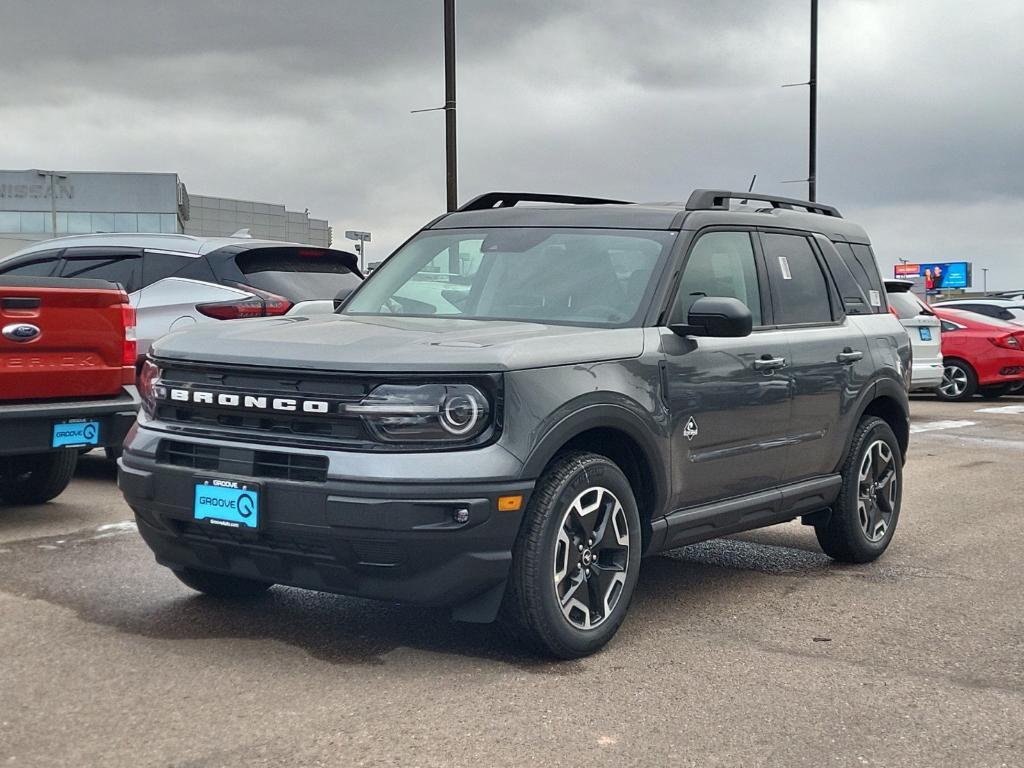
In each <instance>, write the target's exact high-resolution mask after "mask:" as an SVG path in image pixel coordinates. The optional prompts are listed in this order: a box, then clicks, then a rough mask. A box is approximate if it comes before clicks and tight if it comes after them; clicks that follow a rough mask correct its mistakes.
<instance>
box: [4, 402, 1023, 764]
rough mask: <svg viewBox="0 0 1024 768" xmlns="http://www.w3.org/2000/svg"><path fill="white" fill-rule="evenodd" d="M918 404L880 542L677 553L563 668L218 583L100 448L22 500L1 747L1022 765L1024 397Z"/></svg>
mask: <svg viewBox="0 0 1024 768" xmlns="http://www.w3.org/2000/svg"><path fill="white" fill-rule="evenodd" d="M912 405H913V419H914V430H915V434H914V435H913V436H912V444H911V456H910V462H909V464H908V465H907V470H906V478H905V483H906V493H905V497H904V503H903V511H902V517H901V519H900V523H899V529H898V531H897V534H896V538H895V540H894V543H893V545H892V547H891V548H890V549H889V551H888V553H887V554H886V555H885V556H884V557H883V558H882V559H880V560H879V561H878V562H876V563H874V564H872V565H868V566H839V565H835V564H833V563H832V562H831V561H829V560H828V559H827V558H825V556H824V555H822V554H821V553H820V551H819V549H818V547H817V543H816V541H815V539H814V536H813V533H812V532H811V530H810V529H808V528H805V527H803V526H801V525H799V524H798V523H793V524H789V525H785V526H780V527H776V528H771V529H765V530H761V531H756V532H753V533H749V534H744V535H742V536H739V537H735V538H731V539H723V540H716V541H712V542H708V543H705V544H701V545H696V546H693V547H689V548H686V549H682V550H679V551H676V552H674V553H672V554H670V555H668V556H660V557H655V558H652V559H649V560H647V561H645V563H644V566H643V569H642V572H641V583H640V586H639V587H638V590H637V594H636V597H635V598H634V602H633V606H632V609H631V612H630V616H629V618H628V619H627V621H626V624H625V625H624V627H623V629H622V631H620V632H619V634H618V636H617V637H616V638H615V640H614V641H613V642H612V643H611V645H610V646H609V647H608V648H607V649H606V650H605V651H604V652H602V653H599V654H597V655H596V656H593V657H591V658H587V659H584V660H581V661H575V662H563V663H549V662H542V661H538V660H536V659H534V658H531V657H529V656H527V655H524V654H523V653H522V652H520V651H519V650H518V649H517V648H516V647H515V646H513V645H511V644H509V643H508V642H507V641H505V640H504V639H503V638H502V637H501V636H500V635H499V634H497V633H496V632H495V631H494V630H493V629H492V628H490V627H486V626H474V625H460V624H453V623H451V622H449V621H448V619H447V617H446V614H445V613H444V612H440V611H430V610H422V609H416V608H410V607H403V606H396V605H389V604H379V603H371V602H366V601H362V600H356V599H350V598H344V597H337V596H331V595H322V594H312V593H305V592H301V591H298V590H293V589H285V588H280V587H279V588H275V589H273V590H271V592H270V593H269V594H268V595H267V596H266V597H265V598H262V599H260V600H258V601H256V602H252V603H246V604H229V603H223V602H218V601H216V600H213V599H211V598H206V597H200V596H198V595H196V594H194V593H191V592H190V591H189V590H188V589H186V588H185V587H184V586H182V585H180V584H179V583H178V582H177V581H176V580H175V579H174V578H173V577H172V576H171V575H170V574H169V573H167V572H165V571H164V570H163V569H161V568H159V567H158V566H156V565H155V563H154V562H153V560H152V558H151V556H150V554H149V552H148V550H147V549H146V548H145V547H144V545H143V544H142V542H141V540H140V539H139V538H138V535H137V533H136V532H135V531H134V528H133V525H132V524H131V523H130V522H129V518H130V514H129V510H128V509H127V507H126V506H125V505H124V503H123V501H122V500H121V497H120V494H119V493H118V491H117V488H116V486H115V482H114V479H115V478H114V470H113V467H112V466H111V465H109V464H107V463H105V462H103V461H102V460H101V458H100V457H99V456H96V457H94V456H91V455H90V456H87V457H85V458H84V459H83V461H82V463H81V468H80V471H79V476H78V477H77V478H76V480H75V482H74V483H73V484H72V485H71V487H70V488H69V489H68V491H66V492H65V493H64V494H63V495H62V496H60V497H59V498H58V499H57V500H56V502H54V503H51V504H48V505H46V506H44V507H37V508H32V509H29V508H24V509H22V508H11V507H6V508H3V507H0V618H2V620H0V648H2V649H3V650H2V654H3V661H2V663H0V764H3V765H14V766H93V765H96V766H101V765H102V766H106V767H113V766H181V767H184V766H195V767H199V766H264V765H266V766H278V765H294V766H320V765H402V766H419V765H423V766H433V765H481V766H484V765H486V766H498V765H520V766H521V765H565V766H570V765H571V766H581V765H583V766H603V765H617V766H621V765H673V766H687V765H695V766H696V765H700V766H736V765H743V766H759V765H765V766H767V765H772V766H776V765H782V766H805V765H806V766H811V765H814V766H821V765H854V766H862V765H876V766H901V765H908V766H910V765H913V766H955V765H972V766H1014V765H1021V764H1024V660H1022V659H1024V632H1022V616H1024V569H1022V568H1021V567H1020V565H1021V556H1020V555H1021V544H1020V542H1021V532H1020V531H1021V527H1020V525H1021V522H1020V521H1021V517H1022V511H1024V507H1022V504H1021V481H1020V477H1021V466H1022V459H1024V398H1005V399H1003V400H999V401H995V402H989V401H983V400H980V399H978V400H975V401H974V402H971V403H964V404H946V403H940V402H937V401H936V400H934V399H933V398H931V397H921V398H915V399H914V401H913V404H912ZM993 408H995V409H997V410H994V411H993V410H987V409H993ZM1000 409H1001V410H1000Z"/></svg>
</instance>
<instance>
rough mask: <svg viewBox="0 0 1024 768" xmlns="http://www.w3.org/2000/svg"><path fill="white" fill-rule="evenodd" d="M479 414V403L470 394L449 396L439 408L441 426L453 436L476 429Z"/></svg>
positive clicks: (462, 393) (461, 393)
mask: <svg viewBox="0 0 1024 768" xmlns="http://www.w3.org/2000/svg"><path fill="white" fill-rule="evenodd" d="M480 413H481V407H480V403H478V402H477V400H476V398H475V397H474V396H473V395H472V394H469V393H464V392H460V393H459V394H456V395H450V396H448V397H446V398H445V400H444V404H443V406H442V407H441V426H442V427H444V428H445V430H447V431H448V432H450V433H452V434H453V435H465V434H467V433H468V432H472V431H473V429H474V428H475V427H476V425H477V423H478V422H479V421H480Z"/></svg>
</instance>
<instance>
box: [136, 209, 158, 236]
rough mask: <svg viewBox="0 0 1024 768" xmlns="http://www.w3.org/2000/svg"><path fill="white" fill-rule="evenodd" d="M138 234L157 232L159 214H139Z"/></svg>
mask: <svg viewBox="0 0 1024 768" xmlns="http://www.w3.org/2000/svg"><path fill="white" fill-rule="evenodd" d="M138 227H139V232H159V231H160V214H159V213H140V214H139V222H138Z"/></svg>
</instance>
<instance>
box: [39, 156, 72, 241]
mask: <svg viewBox="0 0 1024 768" xmlns="http://www.w3.org/2000/svg"><path fill="white" fill-rule="evenodd" d="M36 173H37V174H39V175H40V176H42V177H43V178H44V179H46V178H48V179H49V180H50V231H51V232H52V233H53V236H54V237H56V236H57V179H66V178H67V176H65V175H64V174H61V173H57V172H56V171H38V170H37V171H36Z"/></svg>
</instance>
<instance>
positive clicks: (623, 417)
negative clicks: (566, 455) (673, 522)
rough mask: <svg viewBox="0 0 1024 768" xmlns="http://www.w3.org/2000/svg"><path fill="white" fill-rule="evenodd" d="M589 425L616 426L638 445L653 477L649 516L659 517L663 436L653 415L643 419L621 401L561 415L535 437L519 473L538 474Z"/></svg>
mask: <svg viewBox="0 0 1024 768" xmlns="http://www.w3.org/2000/svg"><path fill="white" fill-rule="evenodd" d="M592 429H614V430H617V431H619V432H622V433H623V434H625V435H628V436H629V437H630V438H631V439H632V440H633V441H634V442H635V443H636V444H637V446H639V448H640V451H641V454H642V457H643V459H644V461H645V462H646V464H647V468H648V469H649V470H650V474H651V477H652V478H653V480H654V489H653V490H654V495H653V498H654V504H653V507H652V517H653V518H655V519H656V518H657V517H659V516H660V515H659V514H658V512H659V511H663V510H665V509H666V505H667V502H668V496H669V472H668V468H669V462H668V440H667V436H666V435H665V434H664V429H663V428H662V427H661V426H659V425H658V423H657V422H656V421H655V420H654V419H650V418H648V419H644V418H642V417H641V416H640V415H638V414H636V413H634V412H633V411H632V410H631V409H629V408H626V407H624V406H622V405H616V404H612V403H595V404H590V405H584V406H582V407H579V408H577V409H575V410H573V411H572V412H571V413H569V414H567V415H566V416H564V417H563V418H562V419H560V420H559V421H558V422H557V423H555V424H554V425H553V426H552V427H551V428H550V429H548V431H547V432H546V433H545V434H544V436H543V437H542V438H541V439H540V440H539V441H537V443H536V445H535V446H534V448H533V449H532V450H531V452H530V454H529V456H528V457H527V458H526V461H525V462H524V464H523V471H522V476H523V477H524V478H527V479H534V478H537V477H539V476H540V474H541V473H542V472H543V471H544V468H545V467H546V466H547V465H548V463H549V462H550V461H551V459H552V458H554V457H555V455H556V454H557V453H558V452H559V451H560V450H561V449H562V447H563V446H565V444H566V443H568V442H569V441H570V440H572V439H573V438H575V437H577V436H578V435H581V434H583V433H584V432H587V431H589V430H592Z"/></svg>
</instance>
